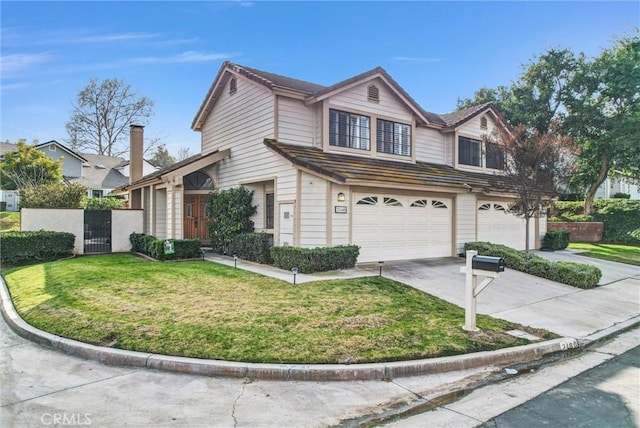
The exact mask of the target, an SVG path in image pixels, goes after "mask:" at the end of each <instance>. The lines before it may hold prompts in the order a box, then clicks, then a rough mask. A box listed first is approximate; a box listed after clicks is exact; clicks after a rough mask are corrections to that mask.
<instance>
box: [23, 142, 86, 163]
mask: <svg viewBox="0 0 640 428" xmlns="http://www.w3.org/2000/svg"><path fill="white" fill-rule="evenodd" d="M51 144H54V145H56V146H58V147H60V148H61V149H62V150H64V151H65V152H67V153H69V154H70V155H72V156H74V157H75V158H77V159H79V160H81V161H83V162H88V160H87V159H85V158H84V157H83V156H82V155H81V154H79V153H76V152H74V151H73V150H71V149H70V148H68V147H66V146H64V145H62V144H60V143H58V142H57V141H56V140H51V141H47V142H46V143H40V144H38V145H36V146H35V148H36V149H38V150H40V149H42V148H44V147H46V146H50V145H51ZM41 151H42V150H41Z"/></svg>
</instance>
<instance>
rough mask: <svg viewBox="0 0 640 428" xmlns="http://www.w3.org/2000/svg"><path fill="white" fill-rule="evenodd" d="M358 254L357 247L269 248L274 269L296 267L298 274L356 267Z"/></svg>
mask: <svg viewBox="0 0 640 428" xmlns="http://www.w3.org/2000/svg"><path fill="white" fill-rule="evenodd" d="M359 254H360V247H358V246H357V245H339V246H336V247H318V248H300V247H272V248H271V257H272V258H273V264H274V265H275V266H276V267H279V268H280V269H286V270H291V268H293V267H297V268H298V272H300V273H312V272H326V271H330V270H336V269H349V268H352V267H354V266H355V265H356V261H357V260H358V255H359Z"/></svg>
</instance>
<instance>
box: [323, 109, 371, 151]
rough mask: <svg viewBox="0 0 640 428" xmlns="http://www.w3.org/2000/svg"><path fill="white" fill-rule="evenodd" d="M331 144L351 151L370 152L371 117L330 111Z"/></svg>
mask: <svg viewBox="0 0 640 428" xmlns="http://www.w3.org/2000/svg"><path fill="white" fill-rule="evenodd" d="M329 144H330V145H332V146H339V147H348V148H351V149H360V150H370V148H371V128H370V124H369V117H367V116H361V115H359V114H353V113H348V112H345V111H340V110H333V109H330V110H329Z"/></svg>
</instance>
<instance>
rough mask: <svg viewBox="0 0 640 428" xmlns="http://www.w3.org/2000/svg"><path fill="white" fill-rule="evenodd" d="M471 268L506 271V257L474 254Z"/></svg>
mask: <svg viewBox="0 0 640 428" xmlns="http://www.w3.org/2000/svg"><path fill="white" fill-rule="evenodd" d="M471 268H472V269H478V270H488V271H490V272H504V259H503V258H502V257H489V256H473V259H471Z"/></svg>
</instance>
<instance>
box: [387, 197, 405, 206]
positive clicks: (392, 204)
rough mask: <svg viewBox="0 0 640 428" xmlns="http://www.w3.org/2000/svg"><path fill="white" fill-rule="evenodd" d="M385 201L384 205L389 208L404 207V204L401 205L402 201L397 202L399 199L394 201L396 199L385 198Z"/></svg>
mask: <svg viewBox="0 0 640 428" xmlns="http://www.w3.org/2000/svg"><path fill="white" fill-rule="evenodd" d="M383 201H384V204H385V205H386V206H388V207H401V206H402V204H401V203H400V201H399V200H397V199H394V198H387V197H385V198H384V199H383Z"/></svg>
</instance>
